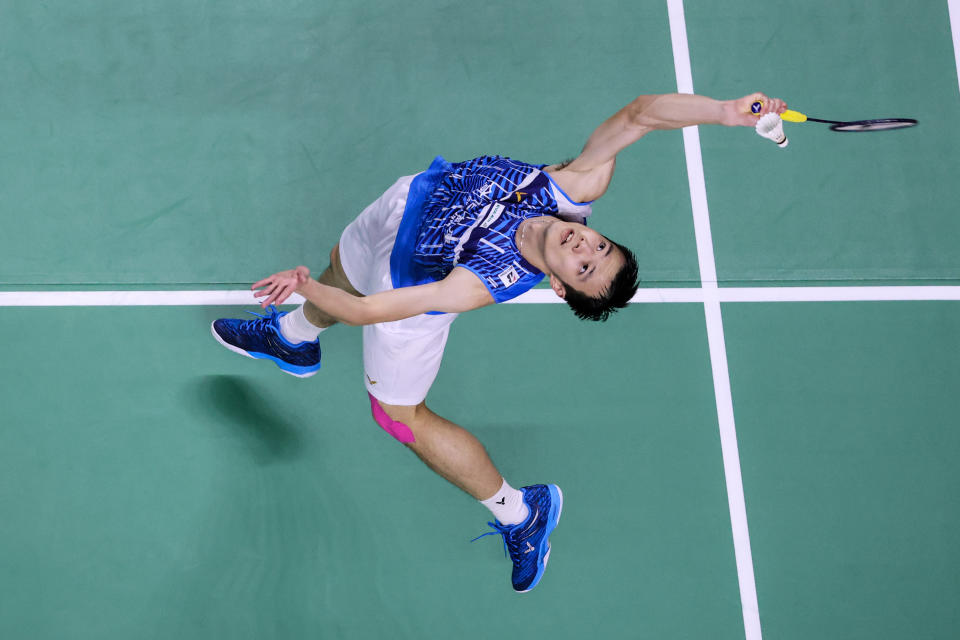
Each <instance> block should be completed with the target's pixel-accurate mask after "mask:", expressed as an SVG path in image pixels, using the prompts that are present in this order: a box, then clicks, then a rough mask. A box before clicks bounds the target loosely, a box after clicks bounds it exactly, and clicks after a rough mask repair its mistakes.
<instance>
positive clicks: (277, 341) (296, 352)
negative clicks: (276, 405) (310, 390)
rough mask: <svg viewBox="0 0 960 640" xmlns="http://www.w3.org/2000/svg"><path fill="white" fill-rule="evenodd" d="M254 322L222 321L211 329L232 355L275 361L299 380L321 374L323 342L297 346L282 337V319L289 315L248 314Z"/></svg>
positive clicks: (274, 311) (275, 312)
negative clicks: (237, 354) (233, 353)
mask: <svg viewBox="0 0 960 640" xmlns="http://www.w3.org/2000/svg"><path fill="white" fill-rule="evenodd" d="M247 313H249V314H250V315H252V316H256V317H255V318H254V319H252V320H233V319H230V318H221V319H220V320H214V321H213V324H212V325H210V330H211V331H212V332H213V337H214V338H216V339H217V342H219V343H220V344H222V345H223V346H225V347H226V348H227V349H230V351H233V352H235V353H239V354H241V355H245V356H248V357H250V358H265V359H267V360H273V361H274V362H275V363H276V364H277V366H278V367H280V368H281V369H283V370H284V371H285V372H287V373H289V374H290V375H292V376H297V377H298V378H308V377H310V376H312V375H313V374H315V373H316V372H317V371H319V370H320V341H319V340H314V341H313V342H300V343H297V344H293V343H292V342H289V341H288V340H287V339H286V338H284V337H283V334H282V333H280V318H282V317H283V316H285V315H287V314H286V312H283V313H281V312H279V311H277V308H276V307H274V306H271V307H270V315H265V316H261V315H259V314H256V313H253V312H252V311H248V312H247Z"/></svg>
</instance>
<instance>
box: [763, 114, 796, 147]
mask: <svg viewBox="0 0 960 640" xmlns="http://www.w3.org/2000/svg"><path fill="white" fill-rule="evenodd" d="M757 133H758V134H759V135H761V136H763V137H764V138H767V139H768V140H773V141H774V142H776V143H777V146H778V147H780V148H781V149H783V148H784V147H786V146H787V145H788V144H789V143H790V141H789V140H787V136H786V135H785V134H784V133H783V120H781V119H780V116H779V115H777V114H776V113H768V114H767V115H765V116H761V118H760V119H759V120H757Z"/></svg>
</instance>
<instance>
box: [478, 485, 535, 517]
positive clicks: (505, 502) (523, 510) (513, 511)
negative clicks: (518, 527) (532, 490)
mask: <svg viewBox="0 0 960 640" xmlns="http://www.w3.org/2000/svg"><path fill="white" fill-rule="evenodd" d="M480 504H482V505H483V506H485V507H486V508H487V509H490V512H491V513H493V517H494V518H496V519H497V520H499V521H500V524H520V523H521V522H523V521H524V520H526V519H527V516H528V515H530V510H529V509H528V508H527V505H526V504H524V502H523V491H520V490H519V489H514V488H513V487H511V486H510V485H509V484H507V481H506V480H504V481H503V485H502V486H501V487H500V490H499V491H497V492H496V493H495V494H493V497H491V498H487V499H486V500H481V501H480Z"/></svg>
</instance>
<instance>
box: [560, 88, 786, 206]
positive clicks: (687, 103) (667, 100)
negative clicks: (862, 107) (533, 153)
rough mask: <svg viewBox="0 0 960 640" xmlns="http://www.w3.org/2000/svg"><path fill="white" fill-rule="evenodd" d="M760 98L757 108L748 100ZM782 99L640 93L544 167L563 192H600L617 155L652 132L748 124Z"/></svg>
mask: <svg viewBox="0 0 960 640" xmlns="http://www.w3.org/2000/svg"><path fill="white" fill-rule="evenodd" d="M757 101H759V102H762V103H763V108H762V109H761V110H760V112H759V113H753V111H752V109H751V105H752V104H753V103H754V102H757ZM786 108H787V105H786V103H784V102H783V101H782V100H779V99H771V98H768V97H767V96H766V95H764V94H762V93H752V94H750V95H748V96H744V97H743V98H739V99H737V100H714V99H713V98H708V97H706V96H698V95H690V94H678V93H673V94H664V95H648V96H640V97H638V98H636V99H635V100H633V101H632V102H631V103H630V104H628V105H627V106H625V107H624V108H623V109H621V110H620V111H618V112H617V113H615V114H614V115H613V116H612V117H611V118H609V119H608V120H606V121H605V122H604V123H603V124H601V125H600V126H599V127H597V129H596V130H595V131H594V132H593V134H592V135H591V136H590V138H589V139H588V140H587V144H586V145H585V146H584V148H583V151H582V152H581V153H580V155H579V156H577V157H576V158H575V159H574V160H573V161H571V162H570V163H569V164H567V165H566V166H563V168H560V165H553V166H550V167H547V168H546V171H547V172H548V173H549V174H550V176H551V177H552V178H553V179H554V180H555V181H556V182H557V184H558V185H560V188H562V189H563V190H564V191H565V192H566V193H567V195H569V196H571V197H572V198H573V199H574V200H575V201H577V202H589V201H592V200H596V199H597V198H599V197H600V196H602V195H603V194H604V193H605V192H606V190H607V187H608V186H609V184H610V179H611V178H612V177H613V171H614V168H615V167H616V159H617V154H618V153H620V152H621V151H622V150H623V149H625V148H627V147H628V146H630V145H631V144H633V143H634V142H637V141H638V140H640V138H642V137H643V136H645V135H646V134H648V133H650V132H651V131H658V130H667V129H681V128H683V127H690V126H694V125H700V124H720V125H725V126H728V127H735V126H744V127H752V126H754V125H755V124H756V122H757V118H758V117H759V116H761V115H764V114H766V113H783V112H784V111H785V110H786Z"/></svg>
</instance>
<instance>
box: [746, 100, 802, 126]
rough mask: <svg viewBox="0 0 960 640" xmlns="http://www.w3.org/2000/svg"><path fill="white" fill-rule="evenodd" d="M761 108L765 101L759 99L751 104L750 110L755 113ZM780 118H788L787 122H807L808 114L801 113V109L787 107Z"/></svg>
mask: <svg viewBox="0 0 960 640" xmlns="http://www.w3.org/2000/svg"><path fill="white" fill-rule="evenodd" d="M761 109H763V102H761V101H760V100H757V101H756V102H754V103H753V104H752V105H750V111H752V112H753V113H760V111H761ZM780 119H781V120H786V121H787V122H806V121H807V116H805V115H804V114H802V113H800V112H799V111H791V110H790V109H787V110H786V111H784V112H783V113H781V114H780Z"/></svg>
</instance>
